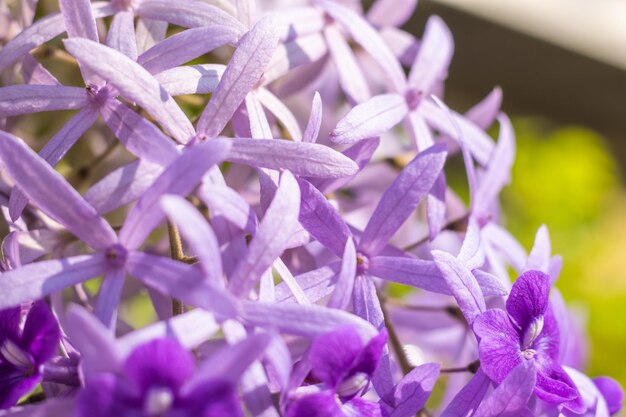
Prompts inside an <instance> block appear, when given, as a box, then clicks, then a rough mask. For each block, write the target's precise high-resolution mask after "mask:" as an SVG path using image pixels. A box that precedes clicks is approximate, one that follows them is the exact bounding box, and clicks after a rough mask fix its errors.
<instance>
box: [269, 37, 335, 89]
mask: <svg viewBox="0 0 626 417" xmlns="http://www.w3.org/2000/svg"><path fill="white" fill-rule="evenodd" d="M327 52H328V46H327V45H326V41H325V40H324V37H323V36H322V35H321V34H319V33H314V34H311V35H307V36H302V37H298V38H296V39H294V40H292V41H290V42H287V43H281V44H279V45H278V47H277V48H276V49H275V51H274V53H273V55H272V58H271V61H270V62H269V63H268V64H267V66H266V68H265V72H264V73H263V77H262V84H263V85H267V84H269V83H271V82H272V81H275V80H276V79H278V78H280V77H282V76H283V75H286V74H287V73H289V72H290V71H291V70H293V69H294V68H297V67H300V66H302V65H305V64H310V63H313V62H316V61H318V60H320V58H322V57H323V56H324V55H325V54H326V53H327Z"/></svg>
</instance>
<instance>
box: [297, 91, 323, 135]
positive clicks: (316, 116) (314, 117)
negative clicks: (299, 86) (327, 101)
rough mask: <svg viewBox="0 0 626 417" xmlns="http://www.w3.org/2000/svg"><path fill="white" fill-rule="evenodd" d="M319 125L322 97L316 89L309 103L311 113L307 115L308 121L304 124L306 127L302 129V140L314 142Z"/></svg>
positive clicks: (318, 131) (320, 123)
mask: <svg viewBox="0 0 626 417" xmlns="http://www.w3.org/2000/svg"><path fill="white" fill-rule="evenodd" d="M321 127H322V98H321V97H320V93H319V92H317V91H316V92H315V94H314V95H313V102H312V103H311V114H310V116H309V121H308V123H307V125H306V129H305V130H304V135H303V136H302V142H309V143H315V142H316V141H317V136H318V135H319V133H320V128H321Z"/></svg>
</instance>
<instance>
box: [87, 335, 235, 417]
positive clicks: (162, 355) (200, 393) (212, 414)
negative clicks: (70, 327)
mask: <svg viewBox="0 0 626 417" xmlns="http://www.w3.org/2000/svg"><path fill="white" fill-rule="evenodd" d="M194 370H195V363H194V359H193V356H192V355H191V354H190V353H189V352H188V351H187V350H185V349H184V348H183V347H182V346H181V345H180V344H179V343H178V342H177V341H176V340H174V339H169V338H164V339H156V340H153V341H150V342H148V343H145V344H143V345H141V346H139V347H138V348H136V349H135V350H134V351H133V352H132V353H131V354H130V356H129V357H128V358H127V359H126V361H125V363H124V372H125V374H124V375H116V374H113V373H100V374H96V375H94V376H92V377H91V378H89V379H88V380H87V382H86V385H85V389H84V390H83V391H82V392H81V394H80V395H79V397H78V406H77V414H76V415H77V417H156V416H159V417H165V416H167V417H187V416H188V417H222V416H232V417H239V416H243V412H242V410H241V407H240V405H239V397H238V394H237V389H236V387H235V385H233V384H232V383H231V382H230V381H228V380H227V379H220V378H219V377H217V378H213V379H207V380H202V381H201V382H200V383H197V381H196V383H193V384H191V383H188V382H189V381H190V379H191V377H192V375H193V374H194Z"/></svg>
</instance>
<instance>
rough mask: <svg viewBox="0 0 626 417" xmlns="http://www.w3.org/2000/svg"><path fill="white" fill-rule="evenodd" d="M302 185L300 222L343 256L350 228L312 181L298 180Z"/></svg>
mask: <svg viewBox="0 0 626 417" xmlns="http://www.w3.org/2000/svg"><path fill="white" fill-rule="evenodd" d="M298 184H299V185H300V215H299V217H298V220H299V221H300V224H301V225H302V226H303V227H304V228H305V229H306V230H307V231H308V232H309V233H310V234H311V236H313V237H314V238H315V239H317V240H318V241H319V242H320V243H321V244H322V245H324V246H326V247H327V248H328V249H330V250H331V251H332V252H333V253H334V254H335V255H337V256H339V257H341V256H342V255H343V253H344V251H345V247H346V241H347V240H349V239H350V237H351V235H352V234H351V233H350V229H348V226H347V225H346V223H345V222H344V220H343V219H342V218H341V216H340V215H339V212H338V211H337V209H336V208H335V207H333V206H332V205H331V204H330V202H329V201H328V200H327V199H326V197H324V195H323V194H322V193H321V192H320V191H318V190H317V188H315V187H314V186H313V185H311V183H309V182H308V181H305V180H301V179H300V180H298Z"/></svg>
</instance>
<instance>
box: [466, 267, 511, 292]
mask: <svg viewBox="0 0 626 417" xmlns="http://www.w3.org/2000/svg"><path fill="white" fill-rule="evenodd" d="M472 274H473V275H474V278H476V282H478V285H479V286H480V289H481V291H482V292H483V295H484V296H485V297H489V296H494V295H495V296H503V295H507V294H508V293H509V291H508V290H507V289H506V288H505V287H504V285H503V284H502V280H501V279H500V278H498V277H497V276H495V275H493V274H490V273H488V272H485V271H482V270H480V269H474V270H472Z"/></svg>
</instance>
